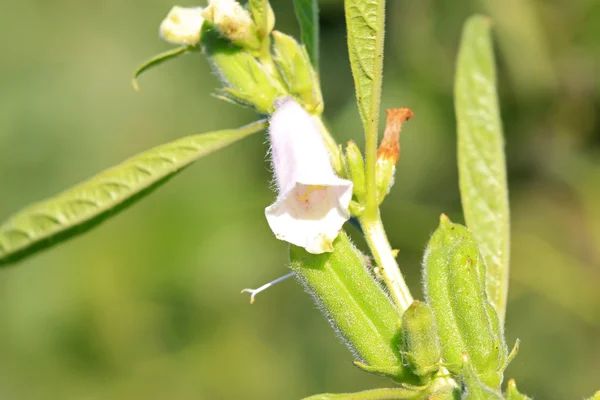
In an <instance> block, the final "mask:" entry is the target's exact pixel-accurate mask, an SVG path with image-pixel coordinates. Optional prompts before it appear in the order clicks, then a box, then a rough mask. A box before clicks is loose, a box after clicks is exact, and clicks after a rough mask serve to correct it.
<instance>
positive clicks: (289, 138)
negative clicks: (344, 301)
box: [265, 98, 352, 254]
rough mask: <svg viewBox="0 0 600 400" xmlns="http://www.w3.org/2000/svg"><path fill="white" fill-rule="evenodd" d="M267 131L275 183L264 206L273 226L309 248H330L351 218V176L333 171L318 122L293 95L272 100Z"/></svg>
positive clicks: (285, 237) (320, 250)
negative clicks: (273, 196) (275, 190)
mask: <svg viewBox="0 0 600 400" xmlns="http://www.w3.org/2000/svg"><path fill="white" fill-rule="evenodd" d="M269 136H270V138H271V151H272V154H273V169H274V172H275V178H276V180H277V186H278V189H279V195H278V196H277V200H276V201H275V203H273V204H271V205H270V206H269V207H267V208H266V209H265V214H266V216H267V222H268V223H269V226H270V227H271V230H272V231H273V233H274V234H275V236H276V237H277V238H278V239H281V240H285V241H286V242H289V243H292V244H294V245H296V246H300V247H304V248H305V249H306V251H308V252H309V253H313V254H321V253H324V252H330V251H333V246H332V242H333V240H334V239H335V238H336V237H337V235H338V233H339V231H340V229H341V228H342V225H343V224H344V222H346V221H347V220H348V218H350V213H349V211H348V205H349V204H350V200H351V198H352V182H351V181H348V180H346V179H341V178H339V177H338V176H337V175H336V174H335V172H334V171H333V168H332V167H331V162H330V160H329V153H328V152H327V148H326V147H325V143H324V142H323V138H322V137H321V134H320V133H319V130H318V128H317V126H316V124H315V123H314V121H313V120H312V118H311V116H310V114H308V112H306V111H305V110H304V109H303V108H302V107H301V106H300V105H299V104H298V103H296V102H295V101H294V100H292V99H291V98H288V99H285V100H284V101H282V102H281V103H279V104H277V105H276V107H275V113H274V114H273V116H272V117H271V121H270V127H269Z"/></svg>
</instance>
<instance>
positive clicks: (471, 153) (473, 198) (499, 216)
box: [454, 16, 510, 325]
mask: <svg viewBox="0 0 600 400" xmlns="http://www.w3.org/2000/svg"><path fill="white" fill-rule="evenodd" d="M490 24H491V23H490V20H489V19H488V18H486V17H483V16H475V17H472V18H470V19H469V20H468V21H467V22H466V24H465V27H464V31H463V37H462V40H461V46H460V52H459V55H458V64H457V70H456V78H455V79H456V82H455V88H454V96H455V107H456V119H457V123H458V170H459V178H460V193H461V200H462V205H463V212H464V215H465V220H466V222H467V226H468V227H469V229H470V230H471V232H472V233H473V236H474V237H475V239H476V241H477V243H478V245H479V248H480V250H481V254H482V256H483V258H484V260H485V264H486V266H487V293H488V296H489V299H490V301H491V302H492V304H493V305H494V306H495V308H496V310H497V312H498V315H499V317H500V323H501V325H502V324H503V321H504V314H505V310H506V296H507V291H508V271H509V252H510V248H509V246H510V243H509V240H510V238H509V234H510V232H509V210H508V190H507V186H506V166H505V160H504V141H503V135H502V126H501V122H500V112H499V109H498V96H497V93H496V72H495V67H494V54H493V49H492V41H491V38H490Z"/></svg>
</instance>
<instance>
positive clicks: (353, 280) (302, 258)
mask: <svg viewBox="0 0 600 400" xmlns="http://www.w3.org/2000/svg"><path fill="white" fill-rule="evenodd" d="M290 258H291V262H292V269H293V270H294V271H295V272H296V275H297V277H298V278H299V279H300V281H301V282H302V283H303V284H304V286H305V288H306V289H307V291H308V292H309V293H310V294H312V295H313V298H314V300H315V302H316V303H317V305H318V306H319V308H320V309H321V310H322V311H323V312H324V313H325V314H326V316H327V318H328V319H329V321H330V322H331V323H332V325H333V326H334V328H335V329H336V330H337V331H338V333H339V334H340V335H341V336H342V337H343V339H344V341H345V342H346V344H347V345H348V346H349V347H350V348H351V349H352V351H353V352H354V354H355V355H356V356H357V357H359V358H360V361H362V362H365V363H367V364H368V365H370V366H374V367H388V366H400V365H402V358H401V356H400V351H399V349H398V343H399V336H400V328H399V327H398V322H399V320H400V314H399V313H398V311H397V310H396V308H395V307H394V305H393V303H392V302H391V301H390V299H389V298H388V296H387V295H386V294H385V293H384V291H383V290H382V288H381V287H380V285H379V284H378V283H377V282H376V281H375V280H374V278H373V276H372V275H371V274H370V273H369V271H368V270H367V267H366V266H365V264H364V262H365V256H364V255H363V254H361V253H360V252H359V251H358V250H357V249H356V248H355V247H354V246H353V245H352V243H351V242H350V240H349V239H348V236H347V235H346V234H345V233H344V232H343V231H342V232H341V233H340V234H339V236H338V237H337V239H336V240H335V241H334V243H333V252H332V253H323V254H310V253H308V252H307V251H306V250H304V249H303V248H301V247H296V246H292V247H291V256H290ZM404 371H405V372H406V373H407V374H408V370H407V369H406V368H404ZM407 376H410V374H408V375H407Z"/></svg>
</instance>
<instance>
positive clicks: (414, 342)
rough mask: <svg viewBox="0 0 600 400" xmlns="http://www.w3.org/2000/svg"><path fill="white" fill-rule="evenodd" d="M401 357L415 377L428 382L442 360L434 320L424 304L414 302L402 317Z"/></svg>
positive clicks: (429, 309)
mask: <svg viewBox="0 0 600 400" xmlns="http://www.w3.org/2000/svg"><path fill="white" fill-rule="evenodd" d="M402 339H403V341H402V346H401V349H402V357H403V359H404V362H405V364H406V365H408V366H409V367H411V369H412V370H413V371H414V373H415V374H416V375H419V376H420V377H421V378H423V379H424V380H425V381H429V379H430V378H431V375H432V374H433V373H434V372H435V371H437V370H438V369H439V363H440V360H441V358H442V350H441V348H440V340H439V338H438V333H437V327H436V324H435V318H434V316H433V312H432V311H431V308H429V306H428V305H427V304H426V303H422V302H420V301H414V302H413V303H412V304H411V306H410V307H408V309H407V310H406V311H405V312H404V314H403V315H402Z"/></svg>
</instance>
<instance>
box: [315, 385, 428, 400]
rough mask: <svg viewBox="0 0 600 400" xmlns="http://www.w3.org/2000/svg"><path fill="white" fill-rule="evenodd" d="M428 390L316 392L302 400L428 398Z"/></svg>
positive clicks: (423, 399)
mask: <svg viewBox="0 0 600 400" xmlns="http://www.w3.org/2000/svg"><path fill="white" fill-rule="evenodd" d="M429 395H430V393H429V392H428V391H418V390H410V389H404V388H394V389H373V390H365V391H363V392H356V393H339V394H330V393H323V394H316V395H314V396H310V397H305V398H304V400H335V399H339V400H342V399H343V400H402V399H411V400H421V399H422V400H425V399H427V398H429Z"/></svg>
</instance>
